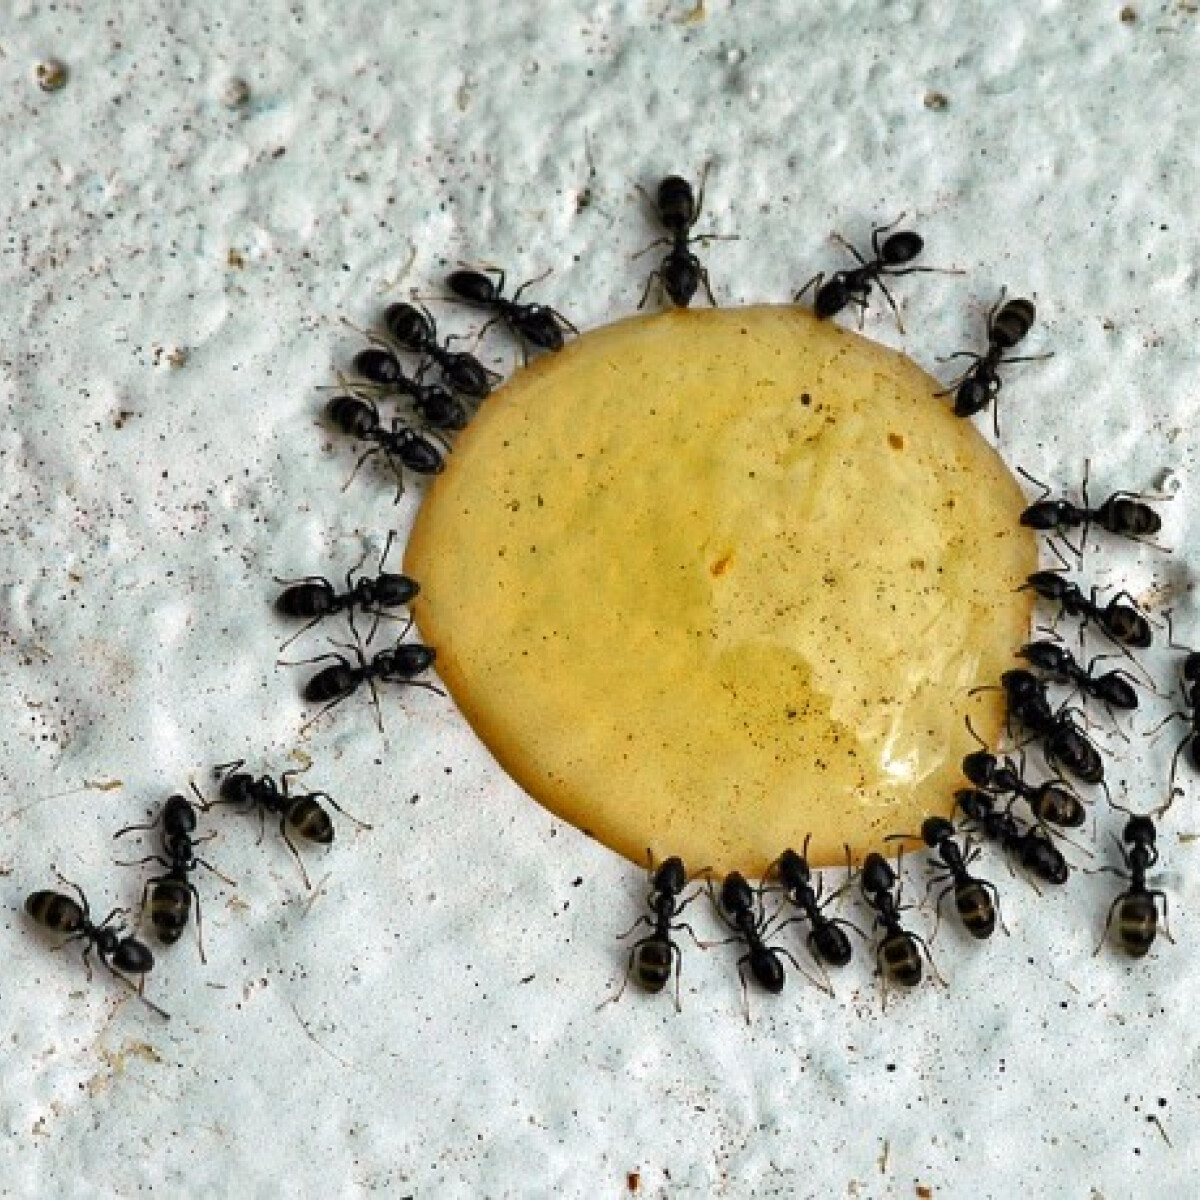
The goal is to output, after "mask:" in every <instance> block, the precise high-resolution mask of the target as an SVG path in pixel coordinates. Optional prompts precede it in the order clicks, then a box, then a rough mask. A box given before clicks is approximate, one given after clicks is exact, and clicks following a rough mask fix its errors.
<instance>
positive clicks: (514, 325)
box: [446, 268, 579, 356]
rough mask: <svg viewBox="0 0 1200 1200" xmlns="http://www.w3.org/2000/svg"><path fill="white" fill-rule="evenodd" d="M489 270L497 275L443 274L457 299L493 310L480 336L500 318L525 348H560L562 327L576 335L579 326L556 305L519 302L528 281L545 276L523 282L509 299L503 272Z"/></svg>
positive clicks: (480, 273) (537, 280)
mask: <svg viewBox="0 0 1200 1200" xmlns="http://www.w3.org/2000/svg"><path fill="white" fill-rule="evenodd" d="M489 274H494V275H495V276H496V278H495V279H491V278H490V277H489V275H486V274H484V273H483V272H482V271H452V272H451V273H450V274H449V275H448V276H447V277H446V286H447V287H448V288H449V289H450V290H451V291H452V292H453V293H454V294H455V295H456V296H457V297H458V298H459V299H460V300H465V301H466V302H467V303H468V304H474V305H477V306H478V307H479V308H490V309H494V310H495V313H496V315H495V317H493V318H492V320H491V321H489V322H488V323H487V325H485V326H484V327H483V329H482V330H481V331H480V335H481V336H482V334H483V333H484V332H486V331H487V329H488V328H489V327H490V326H491V325H492V324H494V323H495V322H496V321H503V322H504V323H505V324H506V325H507V326H508V327H509V329H511V330H512V331H513V333H515V334H516V335H517V338H518V339H519V340H520V342H521V344H522V346H524V347H526V348H528V347H529V346H533V347H534V348H535V349H537V350H561V349H562V348H563V345H564V341H565V335H564V330H569V331H570V332H571V333H573V334H575V335H576V336H578V334H579V330H578V329H576V328H575V326H574V325H572V324H571V322H570V321H568V320H567V318H566V317H564V316H563V315H562V313H560V312H559V311H558V310H557V309H553V308H549V307H547V306H546V305H545V304H521V303H520V299H521V293H522V292H523V291H524V290H525V289H526V288H527V287H529V284H531V283H537V282H539V280H541V279H545V277H546V275H540V276H538V278H537V279H531V280H529V282H528V283H523V284H522V285H521V286H520V287H519V288H518V289H517V290H516V293H515V294H514V295H513V297H512V299H511V300H510V299H508V298H507V297H506V296H504V295H503V292H504V272H503V271H501V270H498V269H495V268H491V269H489ZM546 274H549V272H546ZM527 356H528V351H527Z"/></svg>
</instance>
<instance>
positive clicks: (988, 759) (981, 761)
mask: <svg viewBox="0 0 1200 1200" xmlns="http://www.w3.org/2000/svg"><path fill="white" fill-rule="evenodd" d="M999 766H1000V760H999V759H998V758H997V757H996V756H995V755H994V754H993V753H992V752H991V751H990V750H974V751H972V752H971V753H970V754H968V755H966V757H964V758H963V760H962V773H963V774H964V775H965V776H966V777H967V778H968V779H969V780H970V781H971V782H972V783H973V784H974V785H975V786H976V787H978V788H985V787H987V786H988V784H990V783H991V782H992V780H993V779H994V778H995V775H996V771H997V769H998V768H999Z"/></svg>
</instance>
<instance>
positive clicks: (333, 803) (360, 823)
mask: <svg viewBox="0 0 1200 1200" xmlns="http://www.w3.org/2000/svg"><path fill="white" fill-rule="evenodd" d="M318 797H319V798H320V799H322V800H324V801H326V802H327V803H328V804H329V806H330V807H331V808H334V809H336V810H337V811H338V812H340V813H341V814H342V816H343V817H345V818H346V820H347V821H353V822H354V824H355V825H357V826H358V827H359V829H374V828H375V826H374V825H370V824H368V823H367V822H366V821H360V820H359V819H358V818H357V817H356V816H353V815H351V814H350V813H348V812H347V811H346V810H345V809H344V808H343V807H342V806H341V805H340V804H339V803H338V802H337V801H336V800H335V799H334V798H333V797H332V796H331V795H330V794H329V793H328V792H313V793H312V795H311V796H310V797H309V799H311V800H316V799H317V798H318Z"/></svg>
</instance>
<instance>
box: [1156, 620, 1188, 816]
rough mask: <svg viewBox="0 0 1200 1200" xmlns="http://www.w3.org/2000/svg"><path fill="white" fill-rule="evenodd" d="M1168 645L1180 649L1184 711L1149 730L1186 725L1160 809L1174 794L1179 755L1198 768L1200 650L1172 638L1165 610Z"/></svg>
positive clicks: (1163, 808) (1167, 804) (1161, 810)
mask: <svg viewBox="0 0 1200 1200" xmlns="http://www.w3.org/2000/svg"><path fill="white" fill-rule="evenodd" d="M1167 637H1168V638H1169V639H1171V640H1169V642H1168V645H1170V647H1171V648H1172V649H1173V650H1182V651H1184V657H1183V663H1182V665H1181V667H1180V672H1179V673H1180V690H1181V691H1182V692H1183V708H1184V711H1182V712H1180V711H1176V712H1173V713H1171V714H1170V716H1168V717H1166V718H1164V720H1162V721H1161V722H1160V723H1159V724H1158V725H1156V726H1155V727H1154V729H1153V730H1151V733H1155V732H1157V731H1158V730H1159V729H1161V728H1162V727H1163V726H1164V725H1166V724H1167V722H1169V721H1186V722H1187V724H1188V726H1189V729H1188V731H1187V733H1185V734H1184V735H1183V738H1182V740H1181V741H1180V743H1179V745H1178V746H1176V747H1175V753H1174V754H1173V755H1172V757H1171V775H1170V784H1169V786H1168V789H1167V803H1166V804H1164V805H1162V806H1161V807H1160V808H1159V809H1158V810H1157V811H1159V812H1163V811H1165V810H1166V808H1167V807H1168V806H1169V805H1170V804H1171V802H1172V801H1173V800H1174V798H1175V774H1176V771H1177V770H1178V768H1179V758H1180V755H1183V754H1185V753H1186V755H1187V760H1188V764H1189V765H1190V766H1191V768H1192V770H1193V771H1196V772H1200V650H1190V649H1188V647H1187V646H1180V645H1178V644H1177V643H1176V642H1175V641H1174V637H1175V634H1174V631H1173V630H1172V629H1171V615H1170V613H1168V614H1167Z"/></svg>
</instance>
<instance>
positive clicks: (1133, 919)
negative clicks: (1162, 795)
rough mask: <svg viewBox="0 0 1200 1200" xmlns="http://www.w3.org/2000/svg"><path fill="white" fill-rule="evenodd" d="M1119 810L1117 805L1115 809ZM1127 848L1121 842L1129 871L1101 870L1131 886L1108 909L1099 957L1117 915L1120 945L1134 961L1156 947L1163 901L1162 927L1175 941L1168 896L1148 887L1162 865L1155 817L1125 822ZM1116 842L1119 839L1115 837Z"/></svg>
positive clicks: (1136, 817)
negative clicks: (1150, 877)
mask: <svg viewBox="0 0 1200 1200" xmlns="http://www.w3.org/2000/svg"><path fill="white" fill-rule="evenodd" d="M1114 807H1115V806H1114ZM1121 837H1122V840H1123V841H1124V845H1122V844H1121V842H1117V848H1118V850H1120V852H1121V857H1122V859H1124V861H1125V870H1124V871H1123V872H1122V871H1118V870H1117V869H1116V868H1114V867H1102V868H1101V870H1105V871H1111V872H1112V873H1113V874H1115V875H1121V876H1122V877H1123V878H1124V879H1126V880H1127V881H1128V883H1129V886H1128V887H1127V888H1126V889H1125V891H1123V892H1122V893H1121V894H1120V895H1119V896H1118V897H1117V898H1116V899H1115V900H1114V901H1113V902H1112V905H1111V907H1110V908H1109V910H1108V919H1107V920H1106V921H1105V922H1104V933H1103V934H1102V935H1101V937H1100V942H1099V944H1098V945H1097V946H1096V951H1095V952H1096V954H1099V953H1100V949H1101V947H1102V946H1103V945H1104V939H1105V938H1106V937H1107V936H1108V931H1109V929H1110V928H1112V924H1113V916H1114V914H1115V915H1116V918H1117V925H1116V934H1115V937H1116V942H1117V945H1118V946H1120V947H1121V949H1122V950H1124V951H1125V953H1126V954H1128V955H1130V956H1131V957H1133V958H1144V957H1145V956H1146V955H1147V954H1148V953H1149V952H1150V947H1151V946H1153V945H1154V939H1155V938H1156V937H1157V936H1158V901H1159V900H1160V899H1161V900H1162V906H1163V913H1162V928H1163V935H1164V936H1165V937H1166V939H1167V941H1169V942H1173V941H1174V940H1175V939H1174V938H1173V937H1172V936H1171V931H1170V930H1169V929H1168V928H1167V894H1166V892H1164V891H1162V890H1160V889H1157V888H1156V889H1154V890H1153V891H1152V890H1150V889H1149V888H1147V887H1146V873H1147V872H1148V871H1149V870H1150V868H1151V867H1153V866H1155V864H1157V862H1158V846H1157V844H1156V842H1157V831H1156V829H1155V826H1154V818H1153V817H1150V816H1147V815H1140V814H1138V813H1131V814H1130V815H1129V820H1128V821H1126V823H1125V829H1124V832H1123V833H1122V835H1121ZM1113 840H1114V841H1116V840H1117V839H1116V838H1115V837H1114V838H1113Z"/></svg>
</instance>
